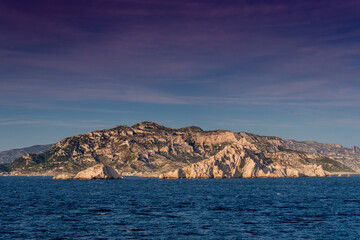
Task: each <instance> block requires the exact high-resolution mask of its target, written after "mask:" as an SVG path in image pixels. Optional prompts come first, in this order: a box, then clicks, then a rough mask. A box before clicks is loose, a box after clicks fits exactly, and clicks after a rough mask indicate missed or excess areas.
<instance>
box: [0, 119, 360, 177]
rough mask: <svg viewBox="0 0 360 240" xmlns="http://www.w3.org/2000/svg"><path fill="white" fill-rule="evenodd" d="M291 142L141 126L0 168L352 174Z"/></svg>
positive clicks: (84, 137)
mask: <svg viewBox="0 0 360 240" xmlns="http://www.w3.org/2000/svg"><path fill="white" fill-rule="evenodd" d="M289 141H290V140H283V139H281V138H278V137H264V136H258V135H255V134H249V133H244V132H241V133H233V132H231V131H225V130H217V131H203V130H202V129H201V128H199V127H185V128H180V129H174V128H167V127H164V126H161V125H159V124H156V123H154V122H142V123H138V124H135V125H134V126H132V127H129V126H117V127H114V128H111V129H104V130H99V131H94V132H90V133H87V134H80V135H76V136H73V137H69V138H66V139H63V140H61V141H60V142H58V143H57V144H56V145H55V146H53V147H52V148H50V149H49V150H48V151H46V152H44V153H40V154H27V155H24V156H22V157H20V158H18V159H16V160H15V161H13V162H12V163H11V164H6V165H0V171H2V172H10V174H11V173H14V172H16V173H21V174H32V173H39V174H41V173H46V174H52V175H56V174H59V173H64V172H67V173H71V174H76V173H78V172H79V171H82V170H84V169H86V168H89V167H92V166H94V165H96V164H99V163H102V164H105V165H109V166H111V167H113V168H115V169H117V170H120V171H121V172H123V173H124V174H125V175H127V174H132V175H133V174H142V175H147V174H152V175H154V174H163V173H169V172H172V171H175V170H177V169H182V170H181V171H185V173H186V174H188V175H186V176H190V175H191V176H195V177H202V176H204V177H205V176H207V177H220V176H222V177H270V176H297V175H298V176H303V175H304V176H312V175H313V176H317V175H322V174H321V170H320V168H322V169H324V170H326V171H329V172H336V171H352V170H351V169H350V168H349V167H347V166H345V165H344V164H342V163H340V162H339V161H334V160H333V159H331V158H330V157H327V156H323V155H321V154H319V153H316V154H315V153H313V152H309V153H307V152H303V151H300V150H298V148H296V147H294V148H293V149H291V147H292V146H291V145H290V143H289ZM356 151H357V149H354V152H356ZM229 159H231V160H229ZM359 165H360V164H359ZM191 168H192V169H193V170H194V171H192V170H191V171H190V169H191ZM195 169H197V170H196V171H195ZM200 169H201V171H204V172H201V171H200ZM316 169H318V170H316ZM220 170H221V171H220ZM181 171H180V172H181ZM186 171H188V173H187V172H186ZM317 171H318V172H317ZM190 172H196V174H195V173H190ZM185 173H184V174H185ZM181 174H183V173H181ZM194 174H195V175H194ZM214 174H215V175H214Z"/></svg>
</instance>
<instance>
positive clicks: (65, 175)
mask: <svg viewBox="0 0 360 240" xmlns="http://www.w3.org/2000/svg"><path fill="white" fill-rule="evenodd" d="M53 179H55V180H68V179H73V175H72V174H70V173H60V174H58V175H56V176H54V177H53Z"/></svg>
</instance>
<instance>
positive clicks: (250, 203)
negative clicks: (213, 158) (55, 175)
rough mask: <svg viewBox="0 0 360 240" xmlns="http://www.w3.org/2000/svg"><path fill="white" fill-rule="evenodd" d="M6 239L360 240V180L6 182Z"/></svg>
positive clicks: (2, 208) (0, 180)
mask: <svg viewBox="0 0 360 240" xmlns="http://www.w3.org/2000/svg"><path fill="white" fill-rule="evenodd" d="M0 239H360V176H351V177H327V178H255V179H172V180H170V179H156V178H137V177H125V178H124V179H123V180H52V179H51V178H50V177H0Z"/></svg>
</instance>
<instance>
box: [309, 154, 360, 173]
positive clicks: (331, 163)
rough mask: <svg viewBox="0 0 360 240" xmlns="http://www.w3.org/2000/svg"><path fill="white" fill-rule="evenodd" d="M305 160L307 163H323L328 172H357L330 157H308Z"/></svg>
mask: <svg viewBox="0 0 360 240" xmlns="http://www.w3.org/2000/svg"><path fill="white" fill-rule="evenodd" d="M305 161H306V162H307V163H311V164H317V165H321V166H322V167H323V169H324V170H325V171H328V172H355V171H354V170H352V169H351V168H349V167H347V166H345V165H344V164H342V163H340V162H338V161H335V160H333V159H331V158H328V157H319V158H316V159H309V158H306V159H305Z"/></svg>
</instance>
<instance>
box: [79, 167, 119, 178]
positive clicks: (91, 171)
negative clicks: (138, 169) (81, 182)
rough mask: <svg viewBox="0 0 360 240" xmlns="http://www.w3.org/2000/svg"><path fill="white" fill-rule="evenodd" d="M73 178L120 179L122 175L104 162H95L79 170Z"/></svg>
mask: <svg viewBox="0 0 360 240" xmlns="http://www.w3.org/2000/svg"><path fill="white" fill-rule="evenodd" d="M74 179H86V180H91V179H122V176H121V175H120V174H119V173H118V172H117V171H116V170H115V169H113V168H112V167H109V166H106V165H104V164H97V165H95V166H93V167H89V168H88V169H86V170H84V171H81V172H79V173H78V174H76V176H75V177H74Z"/></svg>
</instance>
